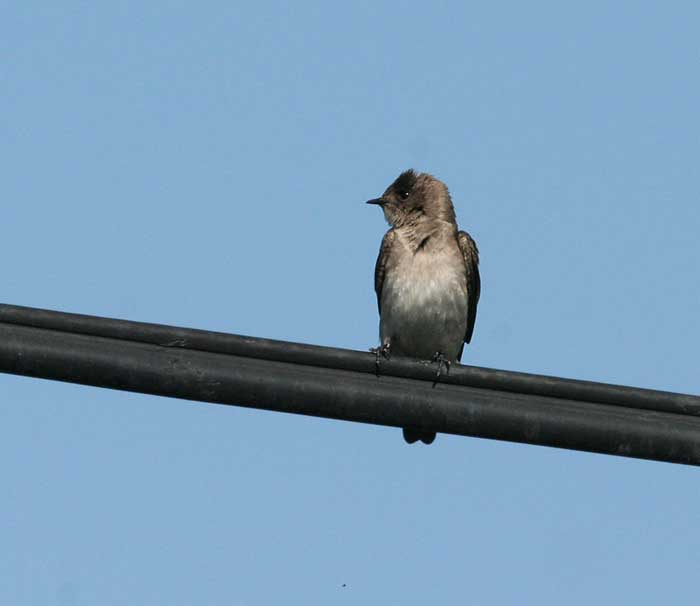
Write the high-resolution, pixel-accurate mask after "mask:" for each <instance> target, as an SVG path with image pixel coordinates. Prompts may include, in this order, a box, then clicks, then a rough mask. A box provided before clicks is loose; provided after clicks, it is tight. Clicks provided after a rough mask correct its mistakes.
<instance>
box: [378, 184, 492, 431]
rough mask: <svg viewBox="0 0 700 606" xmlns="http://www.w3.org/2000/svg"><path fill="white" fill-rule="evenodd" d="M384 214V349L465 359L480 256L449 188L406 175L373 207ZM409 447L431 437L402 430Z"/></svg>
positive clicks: (433, 357) (429, 357)
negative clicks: (386, 228)
mask: <svg viewBox="0 0 700 606" xmlns="http://www.w3.org/2000/svg"><path fill="white" fill-rule="evenodd" d="M367 204H377V205H378V206H380V207H381V209H382V210H383V211H384V217H385V218H386V220H387V222H388V223H389V225H391V229H390V230H389V231H387V232H386V234H385V235H384V238H383V239H382V245H381V248H380V250H379V257H378V258H377V264H376V266H375V270H374V289H375V291H376V293H377V305H378V307H379V317H380V321H379V334H380V339H381V347H379V348H376V349H374V350H373V351H375V353H376V354H377V356H378V359H379V356H380V355H382V356H385V357H388V356H389V355H390V354H392V355H393V354H395V355H397V356H408V357H412V358H420V359H423V360H432V361H437V362H438V376H439V374H440V370H441V367H442V366H443V365H445V366H446V367H447V369H448V371H449V364H450V363H451V362H454V361H457V360H459V359H460V358H461V357H462V351H463V350H464V343H465V342H466V343H469V342H470V341H471V338H472V333H473V332H474V322H475V320H476V306H477V304H478V302H479V294H480V290H481V280H480V277H479V250H478V249H477V247H476V242H474V240H473V239H472V237H471V236H470V235H469V234H468V233H467V232H465V231H458V228H457V219H456V217H455V211H454V207H453V206H452V199H451V198H450V193H449V191H448V190H447V186H446V185H445V184H444V183H443V182H442V181H439V180H438V179H436V178H435V177H433V176H432V175H428V174H426V173H416V172H415V171H413V170H407V171H405V172H403V173H401V175H399V177H398V178H397V179H396V181H394V182H393V183H392V184H391V185H390V186H389V187H388V188H387V190H386V191H385V192H384V193H383V194H382V196H381V197H380V198H376V199H374V200H368V201H367ZM403 435H404V438H405V440H406V441H407V442H408V443H409V444H412V443H413V442H416V441H417V440H421V441H422V442H424V443H425V444H430V443H432V441H433V440H434V439H435V432H434V431H432V430H427V429H422V428H415V427H413V428H412V427H409V428H405V429H404V430H403Z"/></svg>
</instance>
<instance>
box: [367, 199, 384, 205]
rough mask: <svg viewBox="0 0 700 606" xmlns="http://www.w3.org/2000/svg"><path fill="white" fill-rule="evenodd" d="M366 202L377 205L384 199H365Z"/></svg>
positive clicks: (382, 202) (382, 203) (381, 203)
mask: <svg viewBox="0 0 700 606" xmlns="http://www.w3.org/2000/svg"><path fill="white" fill-rule="evenodd" d="M367 204H377V205H378V206H383V205H384V200H383V199H382V198H374V200H367Z"/></svg>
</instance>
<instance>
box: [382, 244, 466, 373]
mask: <svg viewBox="0 0 700 606" xmlns="http://www.w3.org/2000/svg"><path fill="white" fill-rule="evenodd" d="M453 247H454V248H453ZM397 260H398V263H397V265H396V266H395V267H394V268H393V270H392V271H391V272H388V273H387V276H386V278H385V282H384V287H383V289H382V313H381V322H380V335H381V339H382V342H386V341H387V340H389V341H390V342H391V352H392V354H398V355H406V356H411V357H416V358H422V359H430V358H431V357H432V356H433V355H434V354H435V353H436V352H440V353H442V354H443V355H445V356H446V357H447V358H448V359H451V360H456V359H457V356H458V355H459V351H460V350H461V348H462V342H463V341H464V335H465V333H466V324H467V285H466V274H465V269H464V264H463V261H462V258H461V253H460V252H459V249H458V247H457V244H456V242H454V243H453V242H449V243H446V244H445V246H443V247H441V248H437V249H435V248H433V249H431V250H430V251H423V250H419V251H418V252H416V253H415V254H413V253H411V254H402V255H400V257H398V259H397Z"/></svg>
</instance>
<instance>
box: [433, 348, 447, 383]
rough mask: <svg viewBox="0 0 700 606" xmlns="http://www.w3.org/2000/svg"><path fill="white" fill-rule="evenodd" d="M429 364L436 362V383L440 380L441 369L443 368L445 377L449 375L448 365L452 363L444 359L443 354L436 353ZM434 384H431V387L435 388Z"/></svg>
mask: <svg viewBox="0 0 700 606" xmlns="http://www.w3.org/2000/svg"><path fill="white" fill-rule="evenodd" d="M431 362H437V365H438V367H437V374H436V375H435V383H437V382H438V381H439V380H440V376H441V375H442V368H443V367H444V368H445V374H446V375H449V374H450V365H451V364H452V362H450V360H448V359H447V358H446V357H445V354H443V353H442V352H440V351H436V352H435V353H434V354H433V358H432V360H431ZM435 383H433V386H435Z"/></svg>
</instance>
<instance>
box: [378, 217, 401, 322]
mask: <svg viewBox="0 0 700 606" xmlns="http://www.w3.org/2000/svg"><path fill="white" fill-rule="evenodd" d="M395 239H396V234H395V233H394V230H393V229H390V230H389V231H388V232H386V233H385V234H384V237H383V238H382V245H381V247H380V248H379V256H378V257H377V264H376V265H375V266H374V292H376V293H377V307H378V308H379V313H380V314H381V313H382V287H383V286H384V276H385V275H386V269H387V263H388V262H389V254H390V251H391V247H392V245H393V243H394V240H395Z"/></svg>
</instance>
